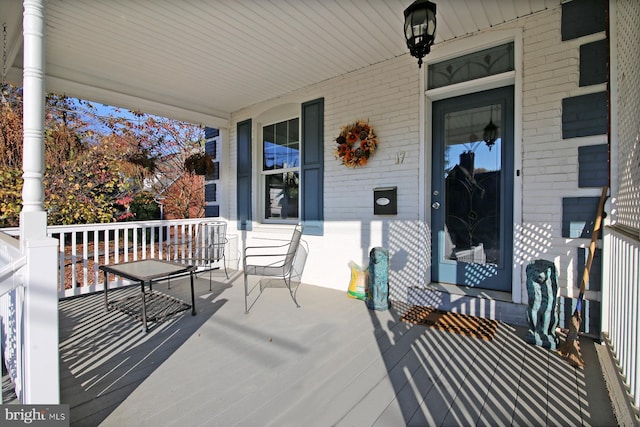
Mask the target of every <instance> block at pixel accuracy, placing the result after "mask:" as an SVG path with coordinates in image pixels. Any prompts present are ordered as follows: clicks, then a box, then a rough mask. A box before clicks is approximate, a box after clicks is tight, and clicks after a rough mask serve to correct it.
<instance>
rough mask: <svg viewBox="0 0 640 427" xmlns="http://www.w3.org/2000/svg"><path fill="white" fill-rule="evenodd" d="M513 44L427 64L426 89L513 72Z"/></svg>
mask: <svg viewBox="0 0 640 427" xmlns="http://www.w3.org/2000/svg"><path fill="white" fill-rule="evenodd" d="M513 47H514V45H513V42H510V43H507V44H503V45H500V46H496V47H492V48H489V49H484V50H481V51H479V52H474V53H470V54H468V55H464V56H460V57H457V58H453V59H449V60H446V61H442V62H437V63H433V64H429V67H428V71H427V73H428V89H436V88H439V87H444V86H449V85H453V84H456V83H462V82H467V81H470V80H475V79H479V78H482V77H488V76H494V75H496V74H500V73H505V72H507V71H513V70H514V62H515V59H514V48H513Z"/></svg>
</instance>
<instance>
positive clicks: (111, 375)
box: [60, 276, 616, 426]
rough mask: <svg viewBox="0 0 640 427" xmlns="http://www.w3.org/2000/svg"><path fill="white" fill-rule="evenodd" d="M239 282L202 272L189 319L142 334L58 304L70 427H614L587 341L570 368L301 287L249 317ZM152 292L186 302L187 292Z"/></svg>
mask: <svg viewBox="0 0 640 427" xmlns="http://www.w3.org/2000/svg"><path fill="white" fill-rule="evenodd" d="M241 282H242V281H241V280H238V278H237V276H236V277H235V279H232V280H231V281H228V282H215V283H214V289H213V292H209V291H208V289H209V284H208V280H205V279H204V278H199V279H198V280H197V281H196V309H197V315H196V316H191V315H190V313H189V312H186V313H183V314H180V315H176V316H174V317H171V318H169V319H167V320H165V321H164V322H161V323H158V324H154V325H152V327H151V329H150V331H149V332H148V333H146V334H145V333H144V332H142V328H141V324H140V322H138V321H136V320H134V319H132V318H131V317H128V316H126V315H124V314H122V313H119V312H116V311H111V312H108V313H107V312H105V311H104V307H103V299H102V295H101V294H95V295H89V296H84V297H79V298H74V299H69V300H64V301H61V302H60V355H61V362H60V363H61V364H60V368H61V384H62V385H61V387H62V390H61V401H62V403H67V404H69V405H70V408H71V422H72V425H76V426H96V425H105V426H128V425H136V426H146V425H148V426H167V425H189V426H193V425H218V426H231V425H244V426H266V425H274V426H301V425H304V426H330V425H344V426H348V425H354V426H374V425H375V426H398V425H421V426H425V425H443V426H449V425H456V426H457V425H463V426H464V425H486V426H497V425H527V426H537V425H541V426H542V425H594V426H595V425H598V426H607V425H616V419H615V417H614V415H613V412H612V410H611V405H610V402H609V396H608V394H607V389H606V387H605V384H604V381H603V378H602V373H601V370H600V365H599V362H598V358H597V356H596V351H595V346H596V345H598V344H595V343H593V342H592V341H591V340H589V339H583V340H582V343H581V344H582V352H583V357H584V358H585V361H586V363H587V368H586V369H584V370H580V369H575V368H572V367H570V366H569V365H568V364H566V363H565V362H564V361H563V360H562V359H561V358H560V357H559V356H557V355H556V354H555V353H553V352H549V351H546V350H544V349H542V348H539V347H536V346H531V345H528V344H526V343H525V342H524V340H523V339H522V338H523V337H524V334H525V333H526V330H525V329H523V328H520V327H513V326H510V325H507V324H505V323H500V325H499V327H498V330H497V332H496V336H495V338H494V339H493V340H492V341H485V340H481V339H477V338H471V337H465V336H460V335H455V334H451V333H447V332H443V331H438V330H434V329H430V328H425V327H423V326H413V325H411V324H408V323H405V322H402V321H400V320H399V318H400V316H401V315H402V313H403V312H404V310H405V309H406V308H408V307H406V306H402V305H399V304H394V307H393V308H392V309H390V310H388V311H382V312H379V311H372V310H368V309H367V308H366V305H365V304H364V303H363V302H362V301H358V300H354V299H350V298H347V297H346V292H339V291H335V290H329V289H323V288H319V287H314V286H304V285H303V286H302V287H301V288H300V292H299V293H298V298H299V302H300V305H301V306H302V307H301V308H296V307H295V305H294V304H293V303H292V301H291V298H290V297H289V295H288V290H287V289H286V288H267V289H265V290H264V292H263V293H262V294H261V295H260V297H259V299H258V301H257V303H256V304H255V305H254V306H253V308H252V310H251V312H250V314H248V315H246V314H244V306H243V303H244V300H243V295H242V293H243V286H242V284H241ZM154 289H157V290H161V291H162V292H167V293H170V294H172V295H174V296H176V297H179V298H184V297H186V295H187V292H188V285H186V284H185V285H182V284H178V282H177V281H175V280H172V283H171V289H170V290H167V289H166V286H165V285H163V283H162V282H161V283H159V284H158V285H154ZM133 291H138V288H137V287H136V288H130V289H129V290H128V292H133ZM125 292H126V291H125ZM110 296H111V293H110Z"/></svg>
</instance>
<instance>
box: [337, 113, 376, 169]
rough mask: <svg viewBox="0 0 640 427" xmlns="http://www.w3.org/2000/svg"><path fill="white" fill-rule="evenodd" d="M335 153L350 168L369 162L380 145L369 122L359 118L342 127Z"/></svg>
mask: <svg viewBox="0 0 640 427" xmlns="http://www.w3.org/2000/svg"><path fill="white" fill-rule="evenodd" d="M336 144H338V147H337V148H336V151H335V154H336V159H338V158H339V159H340V160H341V161H342V164H343V165H345V166H346V167H348V168H357V167H359V166H364V165H366V164H367V161H368V160H369V157H371V155H372V154H373V153H375V151H376V148H377V147H378V139H377V137H376V134H375V132H374V131H373V128H372V127H371V126H369V123H367V122H365V121H363V120H358V121H356V122H355V123H351V124H348V125H346V126H343V127H342V131H341V132H340V135H339V136H338V137H337V138H336Z"/></svg>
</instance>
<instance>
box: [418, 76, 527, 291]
mask: <svg viewBox="0 0 640 427" xmlns="http://www.w3.org/2000/svg"><path fill="white" fill-rule="evenodd" d="M513 146H514V144H513V86H507V87H503V88H498V89H491V90H488V91H484V92H479V93H474V94H470V95H463V96H458V97H455V98H450V99H446V100H442V101H436V102H434V103H433V164H432V166H433V168H432V171H433V176H432V188H431V212H432V227H433V238H432V245H433V247H432V254H433V262H432V270H431V271H432V273H431V274H432V277H431V279H432V281H433V282H439V283H451V284H456V285H462V286H471V287H476V288H484V289H493V290H499V291H506V292H511V276H512V269H513V265H512V262H513V261H512V260H513V244H512V240H513V173H514V171H513V151H514V150H513Z"/></svg>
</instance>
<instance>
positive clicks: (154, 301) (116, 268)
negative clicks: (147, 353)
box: [99, 259, 197, 332]
mask: <svg viewBox="0 0 640 427" xmlns="http://www.w3.org/2000/svg"><path fill="white" fill-rule="evenodd" d="M196 269H197V267H195V266H192V265H185V264H179V263H175V262H170V261H163V260H159V259H143V260H138V261H130V262H123V263H119V264H110V265H101V266H100V267H99V270H101V271H103V272H104V306H105V311H109V299H108V295H107V294H108V291H109V280H108V275H109V273H111V274H114V275H116V276H120V277H123V278H125V279H129V280H133V281H136V282H139V283H140V297H139V299H138V297H135V298H131V297H130V298H124V299H121V300H117V301H114V302H112V303H111V305H112V307H114V308H116V309H119V310H120V311H122V312H124V313H126V314H129V315H131V316H133V317H136V318H140V320H141V321H142V325H143V329H144V331H145V332H147V331H148V330H149V328H148V326H147V320H155V321H158V320H159V319H162V318H166V317H167V316H168V315H171V314H175V313H177V312H180V311H184V310H188V309H189V308H191V315H192V316H195V314H196V305H195V295H194V291H193V273H194V271H195V270H196ZM184 273H189V276H190V281H191V304H190V305H189V304H188V303H186V302H184V301H182V300H179V299H177V298H174V297H172V296H170V295H166V294H163V293H161V292H158V291H154V290H153V288H152V286H153V281H154V280H158V279H163V278H169V277H171V276H174V275H177V274H184ZM146 284H148V285H149V292H146V291H145V285H146ZM150 309H151V312H150V313H148V311H149V310H150Z"/></svg>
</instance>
